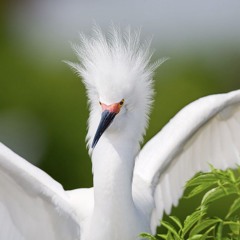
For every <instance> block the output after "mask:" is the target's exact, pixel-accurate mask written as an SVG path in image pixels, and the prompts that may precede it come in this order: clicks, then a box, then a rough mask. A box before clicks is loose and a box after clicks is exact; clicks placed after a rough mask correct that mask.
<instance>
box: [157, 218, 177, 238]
mask: <svg viewBox="0 0 240 240" xmlns="http://www.w3.org/2000/svg"><path fill="white" fill-rule="evenodd" d="M161 225H163V226H164V227H165V228H166V229H167V230H168V231H169V232H170V233H172V234H173V235H174V236H175V237H177V239H180V236H179V235H178V233H177V231H176V229H175V228H174V226H173V225H172V224H170V223H169V222H166V221H161Z"/></svg>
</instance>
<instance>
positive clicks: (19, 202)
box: [0, 28, 240, 240]
mask: <svg viewBox="0 0 240 240" xmlns="http://www.w3.org/2000/svg"><path fill="white" fill-rule="evenodd" d="M74 49H75V51H76V53H77V56H78V58H79V60H80V63H76V64H75V63H69V64H70V65H71V66H72V67H73V68H74V69H75V70H76V71H77V73H78V74H79V75H81V77H82V78H83V82H84V84H85V86H86V89H87V95H88V98H89V104H90V117H89V128H88V134H87V142H88V147H89V151H90V154H91V159H92V165H93V174H94V187H93V188H90V189H77V190H73V191H65V190H64V189H63V187H62V186H61V185H60V184H59V183H57V182H56V181H54V180H53V179H52V178H51V177H50V176H48V175H47V174H46V173H44V172H43V171H42V170H40V169H38V168H37V167H35V166H33V165H31V164H30V163H29V162H27V161H26V160H24V159H23V158H21V157H20V156H18V155H17V154H15V153H13V152H12V151H11V150H10V149H8V148H7V147H5V146H4V145H3V144H1V145H0V226H1V229H0V239H1V240H12V239H14V240H21V239H26V240H33V239H34V240H43V239H46V240H66V239H68V240H72V239H74V240H79V239H81V240H134V239H137V238H138V235H139V234H140V233H141V232H151V233H155V231H156V227H157V225H158V224H159V220H160V219H161V218H162V215H163V213H164V212H166V213H170V211H171V208H172V206H173V205H174V206H176V205H177V204H178V200H179V198H180V197H181V196H182V193H183V187H184V184H185V182H186V181H187V180H188V179H190V178H191V177H192V176H193V175H194V174H195V173H196V172H199V171H209V164H212V165H214V166H215V167H216V168H220V169H226V168H229V167H231V168H234V167H235V166H236V165H237V164H240V90H237V91H233V92H230V93H227V94H218V95H212V96H208V97H204V98H201V99H199V100H197V101H195V102H193V103H191V104H189V105H188V106H186V107H185V108H184V109H182V110H181V111H180V112H179V113H178V114H177V115H176V116H175V117H174V118H173V119H172V120H171V121H170V122H169V123H168V124H167V125H166V126H165V127H164V128H163V129H162V130H161V131H160V132H159V133H158V134H157V135H156V136H155V137H153V138H152V139H151V140H150V141H149V142H148V143H147V144H146V145H145V146H144V147H143V149H142V150H140V142H141V141H142V139H143V135H144V133H145V130H146V126H147V122H148V116H149V111H150V107H151V104H152V98H153V87H152V76H153V71H154V70H155V68H156V67H157V66H158V65H159V64H160V62H161V61H160V62H157V63H155V64H150V58H151V52H150V51H149V44H148V43H146V44H141V43H140V41H139V34H138V32H131V31H125V32H124V33H121V32H120V31H119V30H115V29H112V31H111V32H110V34H108V35H107V36H105V35H104V34H103V33H102V32H101V30H99V29H98V28H97V29H95V33H94V35H93V36H92V37H86V36H84V35H81V44H80V45H79V46H74Z"/></svg>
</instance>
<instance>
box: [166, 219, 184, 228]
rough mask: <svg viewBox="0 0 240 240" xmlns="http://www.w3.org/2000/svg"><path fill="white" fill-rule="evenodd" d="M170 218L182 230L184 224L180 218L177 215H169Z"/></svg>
mask: <svg viewBox="0 0 240 240" xmlns="http://www.w3.org/2000/svg"><path fill="white" fill-rule="evenodd" d="M169 218H170V219H172V221H173V222H175V223H176V224H177V225H178V227H179V228H180V230H182V228H183V226H182V223H181V221H180V220H179V218H177V217H175V216H169Z"/></svg>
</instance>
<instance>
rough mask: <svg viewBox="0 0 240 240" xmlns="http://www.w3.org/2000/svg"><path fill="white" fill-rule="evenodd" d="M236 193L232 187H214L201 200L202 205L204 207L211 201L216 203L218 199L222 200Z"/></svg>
mask: <svg viewBox="0 0 240 240" xmlns="http://www.w3.org/2000/svg"><path fill="white" fill-rule="evenodd" d="M234 193H237V192H236V189H235V188H234V186H228V187H227V188H223V187H216V188H213V189H211V190H209V191H208V192H207V193H206V194H205V195H204V197H203V199H202V204H203V205H206V204H209V203H211V202H213V201H216V200H218V199H220V198H223V197H225V196H228V195H231V194H234Z"/></svg>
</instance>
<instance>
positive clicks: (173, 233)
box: [141, 167, 240, 240]
mask: <svg viewBox="0 0 240 240" xmlns="http://www.w3.org/2000/svg"><path fill="white" fill-rule="evenodd" d="M211 169H212V171H211V172H209V173H199V174H197V175H196V176H195V177H194V178H192V179H191V180H190V181H188V183H187V184H186V191H185V195H184V197H185V198H188V199H190V198H192V197H194V196H196V195H198V194H200V193H202V194H203V193H204V195H203V197H202V200H201V202H200V204H199V206H198V207H197V208H196V210H195V211H194V212H193V213H191V214H190V215H188V216H187V217H186V218H185V220H184V221H183V222H182V221H181V220H180V219H178V218H177V217H176V216H169V217H168V219H167V221H166V220H164V221H163V220H162V221H161V228H163V229H165V230H166V233H165V234H157V236H156V237H155V236H152V235H151V234H146V233H144V234H141V236H142V237H144V238H146V239H150V240H159V239H166V240H185V239H187V240H205V239H210V240H211V239H217V240H239V239H240V218H239V214H238V213H239V210H240V174H239V173H240V168H238V171H233V170H226V171H222V170H217V169H214V168H213V167H211ZM229 196H231V199H232V203H231V204H230V205H227V206H226V205H223V208H227V214H226V216H225V217H218V216H210V214H209V210H210V209H211V206H213V205H214V203H216V202H217V201H218V200H221V201H222V202H223V204H224V200H225V198H227V197H229Z"/></svg>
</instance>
